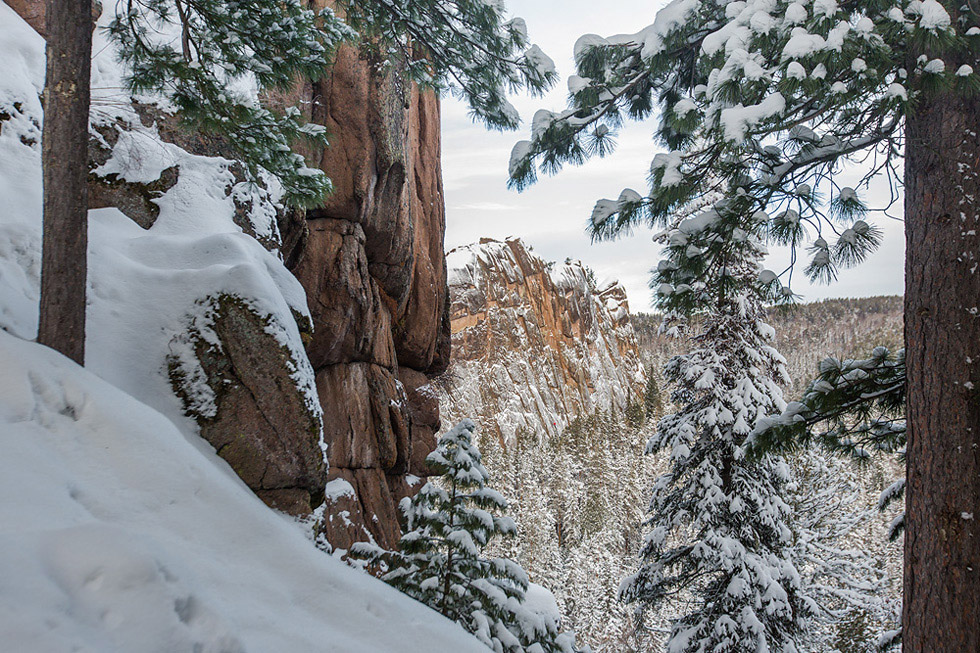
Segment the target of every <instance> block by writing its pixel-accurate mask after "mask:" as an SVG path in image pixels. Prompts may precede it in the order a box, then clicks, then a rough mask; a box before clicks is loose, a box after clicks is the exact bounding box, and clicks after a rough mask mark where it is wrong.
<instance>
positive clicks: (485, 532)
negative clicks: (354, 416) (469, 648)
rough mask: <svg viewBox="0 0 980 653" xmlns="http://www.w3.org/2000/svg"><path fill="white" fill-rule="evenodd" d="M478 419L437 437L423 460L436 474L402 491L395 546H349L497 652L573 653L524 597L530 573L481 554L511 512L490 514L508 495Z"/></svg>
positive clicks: (508, 523) (507, 524) (505, 530)
mask: <svg viewBox="0 0 980 653" xmlns="http://www.w3.org/2000/svg"><path fill="white" fill-rule="evenodd" d="M475 429H476V425H475V424H474V423H473V421H472V420H469V419H464V420H462V421H461V422H460V423H459V424H457V425H456V426H455V427H453V428H452V429H451V430H450V431H449V432H448V433H446V434H445V435H443V436H442V437H441V438H440V439H439V443H438V446H437V447H436V450H435V451H433V452H432V453H431V454H429V455H428V457H427V458H426V463H427V464H428V466H429V468H430V469H431V470H432V471H433V472H434V473H435V474H437V475H439V477H440V482H439V483H436V482H429V483H426V484H425V485H424V486H423V487H422V489H421V490H419V492H418V494H416V495H415V496H414V497H406V498H405V499H402V501H401V503H400V504H399V508H400V509H401V511H402V515H403V517H404V533H403V535H402V537H401V540H400V541H399V545H398V547H399V550H398V551H386V550H384V549H381V548H379V547H378V546H376V545H373V544H367V543H358V544H355V545H354V546H353V547H352V548H351V555H352V556H353V557H354V558H355V559H361V560H365V561H367V562H368V563H369V564H372V565H376V566H377V567H379V568H380V569H381V570H383V573H382V575H381V579H382V580H384V581H385V582H387V583H389V584H390V585H392V586H393V587H395V588H397V589H399V590H401V591H402V592H404V593H405V594H408V595H409V596H411V597H412V598H414V599H416V600H418V601H421V602H422V603H425V604H426V605H428V606H429V607H431V608H433V609H434V610H437V611H438V612H440V613H442V614H443V615H445V616H446V617H448V618H449V619H452V620H453V621H456V622H457V623H459V624H460V625H461V626H463V628H465V629H467V630H468V631H470V632H471V633H473V634H474V635H475V636H476V637H477V639H479V640H480V641H481V642H483V643H484V644H486V645H487V646H488V647H490V648H491V649H493V650H494V651H497V652H498V653H524V652H525V651H528V652H532V651H533V652H534V653H539V652H540V653H571V652H572V651H574V647H573V639H572V638H571V636H569V635H564V634H560V633H559V629H558V626H559V625H558V624H557V623H556V622H555V621H554V620H553V619H549V618H548V617H547V616H544V615H540V614H537V613H535V612H533V611H531V610H530V609H528V608H527V607H525V606H524V605H523V600H524V596H525V593H526V592H527V588H528V577H527V574H526V573H525V572H524V570H523V569H522V568H521V566H520V565H518V564H517V563H515V562H513V561H512V560H508V559H505V558H484V557H483V556H482V551H483V549H484V547H486V546H487V544H489V543H490V541H491V540H492V539H494V538H496V537H511V536H513V535H515V534H516V532H517V528H516V525H515V524H514V521H513V520H512V519H511V518H510V517H506V516H501V515H496V514H493V513H494V512H499V511H503V510H506V509H507V501H506V499H504V497H503V496H502V495H501V494H500V493H499V492H497V491H496V490H493V489H491V488H489V487H487V486H486V482H487V480H488V479H489V475H488V474H487V471H486V469H485V468H484V467H483V465H482V463H481V456H480V451H479V450H478V449H477V447H476V446H475V445H474V444H473V435H474V431H475Z"/></svg>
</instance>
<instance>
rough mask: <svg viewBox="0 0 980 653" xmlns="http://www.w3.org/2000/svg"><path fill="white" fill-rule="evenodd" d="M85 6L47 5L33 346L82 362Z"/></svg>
mask: <svg viewBox="0 0 980 653" xmlns="http://www.w3.org/2000/svg"><path fill="white" fill-rule="evenodd" d="M91 11H92V9H91V2H90V0H47V4H46V13H47V16H48V18H47V21H46V23H47V24H46V30H47V78H46V80H45V87H44V135H43V141H42V154H41V157H42V162H43V165H44V234H43V243H42V256H41V308H40V321H39V326H38V336H37V340H38V342H39V343H41V344H44V345H48V346H49V347H52V348H53V349H56V350H58V351H60V352H61V353H63V354H65V355H66V356H68V357H69V358H71V359H72V360H74V361H76V362H77V363H79V364H84V362H85V279H86V271H87V268H86V254H87V247H88V226H87V223H88V115H89V97H90V89H89V78H90V73H91V68H92V64H91V54H92V13H91Z"/></svg>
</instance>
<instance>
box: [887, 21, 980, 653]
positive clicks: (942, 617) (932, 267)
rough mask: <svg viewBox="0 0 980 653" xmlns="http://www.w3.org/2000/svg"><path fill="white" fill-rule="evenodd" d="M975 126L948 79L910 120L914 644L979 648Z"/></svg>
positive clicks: (910, 615)
mask: <svg viewBox="0 0 980 653" xmlns="http://www.w3.org/2000/svg"><path fill="white" fill-rule="evenodd" d="M951 13H952V12H951ZM974 65H976V64H974ZM947 66H949V62H948V61H947ZM953 70H955V68H953ZM978 132H980V98H977V97H973V98H966V97H961V96H958V95H957V94H956V93H954V92H951V91H947V92H943V93H941V94H938V95H934V96H930V97H926V98H923V99H922V101H921V102H920V103H919V104H918V105H917V106H916V107H915V109H914V113H910V115H909V117H908V119H907V124H906V137H907V142H906V160H905V182H906V186H905V234H906V267H905V346H906V355H907V365H908V367H907V370H908V450H907V451H908V486H907V494H906V497H907V499H906V531H905V590H904V593H905V601H904V611H903V615H902V624H903V643H904V651H905V653H933V652H935V651H942V652H943V653H977V652H978V651H980V532H978V528H977V521H978V520H980V370H978V368H977V366H978V364H980V236H978V234H980V137H978Z"/></svg>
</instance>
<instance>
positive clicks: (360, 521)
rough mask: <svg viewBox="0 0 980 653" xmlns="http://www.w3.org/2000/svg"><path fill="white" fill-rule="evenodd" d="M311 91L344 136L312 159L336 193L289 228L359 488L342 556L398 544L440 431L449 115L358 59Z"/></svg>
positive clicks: (338, 447) (335, 516)
mask: <svg viewBox="0 0 980 653" xmlns="http://www.w3.org/2000/svg"><path fill="white" fill-rule="evenodd" d="M301 93H302V94H303V95H304V97H303V98H302V99H303V100H305V101H306V102H308V104H306V106H309V107H311V114H312V115H311V117H312V119H313V120H314V121H315V122H317V123H320V124H323V125H326V126H327V129H328V130H329V133H330V134H332V135H333V139H332V142H331V146H330V147H329V148H327V149H326V150H323V151H320V152H310V153H307V156H308V159H309V160H310V162H311V163H312V164H315V165H319V167H320V168H322V169H323V170H325V171H326V172H327V173H328V174H329V175H330V177H331V178H332V180H333V183H334V186H335V192H334V194H333V195H332V196H331V197H330V198H329V200H328V201H327V203H326V204H324V205H323V206H322V207H320V208H318V209H315V210H311V211H308V212H307V214H306V217H305V220H302V221H292V222H291V223H290V222H284V223H281V224H280V227H281V229H282V230H283V238H284V242H287V243H289V242H293V243H297V245H295V247H294V248H293V250H292V251H290V252H288V253H287V261H288V262H289V263H290V265H291V269H292V270H293V272H294V274H295V275H296V277H297V278H298V279H299V280H300V282H301V283H302V284H303V286H304V288H306V291H307V300H308V303H309V306H310V312H311V315H312V318H313V328H314V329H313V338H312V340H311V341H310V342H309V344H308V346H307V351H308V352H309V356H310V362H311V363H312V365H313V367H314V369H315V370H316V382H317V387H318V390H319V395H320V402H321V404H322V406H323V411H324V435H325V439H326V442H327V445H328V447H329V449H328V457H329V461H330V470H329V475H330V479H331V480H332V481H339V482H340V483H341V484H342V483H343V482H346V483H347V484H349V485H350V486H351V487H352V488H353V490H354V493H353V496H351V493H350V492H339V493H328V497H330V499H329V500H328V505H327V507H326V521H325V527H326V535H327V539H328V540H329V541H330V542H331V543H332V544H333V545H334V547H337V548H341V549H345V548H347V547H348V546H349V544H350V543H351V542H352V541H354V540H357V539H365V538H366V537H367V536H368V535H370V537H373V538H374V539H375V540H376V541H377V542H378V543H379V544H382V545H383V546H392V545H394V544H395V543H396V542H397V540H398V537H399V535H400V532H399V527H398V519H397V514H396V511H395V506H396V504H397V502H398V500H399V499H400V498H401V497H402V496H405V495H406V494H408V493H409V492H411V489H410V485H409V483H408V481H407V480H406V479H414V477H417V476H424V475H425V474H426V470H425V464H424V461H425V456H426V455H427V454H428V453H429V452H430V451H431V450H432V449H433V448H434V446H435V431H436V429H437V428H438V427H439V407H438V403H437V401H436V400H435V398H434V397H432V396H431V395H429V394H427V393H426V392H425V390H424V389H425V387H426V386H427V384H428V383H429V378H430V377H432V376H434V375H437V374H439V373H441V372H442V371H443V370H444V369H445V365H446V363H447V361H448V358H449V345H450V339H449V330H448V326H449V322H448V319H447V316H446V310H447V302H446V296H447V293H446V267H445V258H444V255H443V235H444V232H445V211H444V203H443V196H442V172H441V168H440V136H439V104H438V100H437V99H436V98H435V97H434V96H433V95H432V94H429V93H420V92H419V91H418V89H417V88H416V87H415V86H414V85H411V84H408V83H405V81H404V79H403V78H402V76H401V75H400V74H399V72H398V71H397V70H392V69H389V70H388V71H387V72H379V71H378V69H377V68H376V67H375V66H373V65H371V63H370V62H369V61H367V60H365V59H364V58H362V56H361V55H360V54H359V53H358V51H357V50H356V49H354V48H344V49H342V50H341V51H340V52H339V54H338V56H337V60H336V63H335V65H334V67H333V69H332V71H331V73H330V75H329V77H327V78H326V79H324V80H322V81H320V82H316V83H313V84H307V85H306V86H305V87H304V88H303V89H302V91H301ZM336 486H337V483H335V485H334V487H336ZM343 487H346V486H343Z"/></svg>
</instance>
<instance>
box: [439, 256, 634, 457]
mask: <svg viewBox="0 0 980 653" xmlns="http://www.w3.org/2000/svg"><path fill="white" fill-rule="evenodd" d="M447 264H448V266H449V268H450V274H449V288H450V299H451V301H452V304H451V309H450V318H451V324H452V334H453V335H452V338H453V362H452V366H451V368H450V373H449V374H448V379H449V380H448V383H447V386H446V392H445V396H444V398H443V402H442V409H443V413H444V415H445V416H448V417H449V418H450V419H455V418H457V417H464V416H469V417H472V418H474V419H476V420H477V422H478V423H479V424H480V426H481V430H482V431H483V432H484V433H494V434H496V435H497V436H498V437H499V438H500V440H501V441H502V442H503V443H509V442H512V441H513V439H514V438H515V436H516V434H517V433H518V432H519V431H527V432H529V433H535V434H538V435H544V434H548V435H551V436H557V435H559V434H560V433H561V432H562V431H563V430H564V428H565V427H566V426H567V425H568V424H569V422H570V421H571V420H572V419H574V418H575V417H576V416H583V417H584V416H587V415H590V414H592V413H594V412H596V411H610V410H613V411H616V412H619V413H621V412H622V411H623V410H625V409H626V408H627V406H628V405H629V404H631V403H637V402H639V401H640V400H641V398H642V394H643V390H644V387H645V380H646V379H645V375H644V370H643V365H642V363H641V361H640V358H639V353H638V349H637V344H636V338H635V336H634V334H633V327H632V324H631V323H630V319H629V305H628V303H627V300H626V292H625V290H624V289H623V287H622V286H621V285H619V284H618V283H616V282H612V283H608V284H605V285H603V286H599V285H598V284H597V283H596V281H595V279H594V276H593V274H592V271H591V270H589V269H588V268H587V267H585V266H584V265H583V264H582V263H581V262H580V261H572V260H567V261H565V262H564V263H548V262H546V261H544V260H542V259H540V258H538V257H537V256H536V255H534V254H533V253H532V252H531V251H530V250H529V248H528V247H527V246H526V245H525V244H524V243H523V242H522V241H521V240H519V239H509V240H507V241H505V242H501V241H496V240H490V239H483V240H481V241H480V242H479V243H477V244H474V245H469V246H466V247H460V248H457V249H455V250H453V251H452V252H450V253H449V255H448V257H447Z"/></svg>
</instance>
